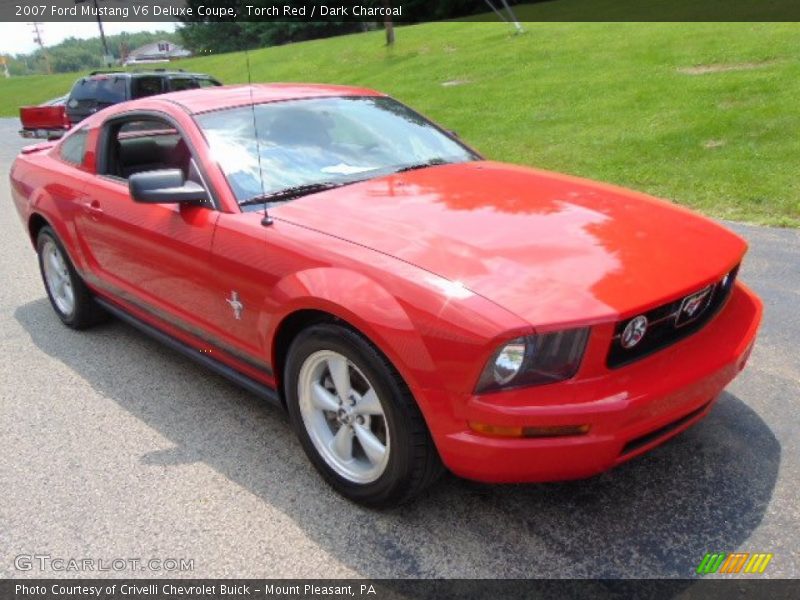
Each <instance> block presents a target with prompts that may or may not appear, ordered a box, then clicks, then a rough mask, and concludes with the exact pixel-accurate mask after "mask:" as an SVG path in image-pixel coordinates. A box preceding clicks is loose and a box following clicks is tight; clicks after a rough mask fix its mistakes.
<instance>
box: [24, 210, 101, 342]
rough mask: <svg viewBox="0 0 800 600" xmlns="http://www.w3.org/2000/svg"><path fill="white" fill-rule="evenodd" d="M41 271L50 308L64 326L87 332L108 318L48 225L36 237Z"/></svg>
mask: <svg viewBox="0 0 800 600" xmlns="http://www.w3.org/2000/svg"><path fill="white" fill-rule="evenodd" d="M36 250H37V253H38V255H39V271H40V272H41V274H42V281H43V282H44V289H45V291H46V292H47V297H48V298H49V299H50V305H51V306H52V307H53V310H54V311H55V312H56V314H57V315H58V318H59V319H61V321H62V323H64V325H66V326H67V327H71V328H72V329H85V328H87V327H90V326H92V325H94V324H96V323H99V322H100V321H103V320H105V319H106V318H107V317H108V313H106V312H105V311H104V310H103V309H102V308H101V307H100V306H99V305H98V304H97V303H96V302H95V301H94V299H93V298H92V293H91V292H90V291H89V288H88V287H86V284H85V283H84V282H83V279H81V277H80V275H78V272H77V271H76V270H75V267H74V266H73V265H72V261H71V260H70V259H69V255H68V254H67V252H66V250H65V249H64V246H63V244H62V243H61V241H60V240H59V239H58V236H56V234H55V232H54V231H53V230H52V229H51V228H50V227H48V226H45V227H42V229H41V230H40V231H39V235H38V236H37V237H36Z"/></svg>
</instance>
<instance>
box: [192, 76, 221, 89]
mask: <svg viewBox="0 0 800 600" xmlns="http://www.w3.org/2000/svg"><path fill="white" fill-rule="evenodd" d="M218 85H222V84H221V83H220V82H218V81H214V80H213V79H208V78H206V77H198V78H197V86H198V87H201V88H204V87H216V86H218Z"/></svg>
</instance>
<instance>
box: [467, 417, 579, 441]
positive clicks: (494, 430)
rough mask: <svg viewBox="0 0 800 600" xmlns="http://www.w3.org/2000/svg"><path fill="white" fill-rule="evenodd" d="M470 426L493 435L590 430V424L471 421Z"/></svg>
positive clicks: (528, 435)
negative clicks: (522, 424) (528, 424)
mask: <svg viewBox="0 0 800 600" xmlns="http://www.w3.org/2000/svg"><path fill="white" fill-rule="evenodd" d="M469 427H470V429H472V431H474V432H476V433H481V434H483V435H490V436H493V437H516V438H522V437H526V438H536V437H562V436H567V435H584V434H586V433H588V432H589V426H588V425H550V426H536V427H513V426H507V425H489V424H488V423H477V422H475V421H470V422H469Z"/></svg>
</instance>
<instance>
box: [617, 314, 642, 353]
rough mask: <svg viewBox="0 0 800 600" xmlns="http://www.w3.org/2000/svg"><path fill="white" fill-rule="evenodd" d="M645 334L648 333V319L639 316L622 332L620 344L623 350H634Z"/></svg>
mask: <svg viewBox="0 0 800 600" xmlns="http://www.w3.org/2000/svg"><path fill="white" fill-rule="evenodd" d="M645 333H647V317H645V316H644V315H639V316H638V317H634V318H633V319H631V320H630V321H629V322H628V324H627V325H626V326H625V329H623V330H622V336H621V337H620V340H619V343H620V344H622V347H623V348H633V347H634V346H635V345H636V344H638V343H639V342H641V341H642V338H643V337H644V334H645Z"/></svg>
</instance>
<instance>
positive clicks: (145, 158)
mask: <svg viewBox="0 0 800 600" xmlns="http://www.w3.org/2000/svg"><path fill="white" fill-rule="evenodd" d="M97 151H98V173H97V174H96V176H95V177H94V181H92V183H91V185H90V186H88V187H87V188H86V191H85V197H84V199H83V203H82V208H83V210H82V212H81V214H80V216H79V218H78V219H77V228H78V232H79V236H80V238H81V240H82V246H83V251H84V254H85V256H86V258H87V262H88V263H89V268H90V270H91V277H92V279H93V283H95V284H96V285H98V286H99V287H101V288H103V289H105V290H107V291H108V292H109V293H111V294H113V295H115V296H116V297H118V298H120V299H121V300H123V301H126V302H130V303H132V304H134V305H136V306H137V307H139V308H141V309H143V310H145V311H147V312H149V313H151V314H153V315H154V316H156V317H159V318H162V319H165V320H168V321H170V323H171V324H173V325H174V326H177V327H180V328H182V329H184V330H186V331H187V332H188V333H195V334H197V333H199V332H200V331H202V330H203V329H206V328H207V327H208V325H209V321H210V320H211V318H210V317H209V315H210V314H211V313H210V307H211V305H212V304H213V300H214V299H213V298H212V297H211V291H210V287H209V285H208V282H209V280H210V277H211V274H210V260H209V256H210V249H211V242H212V239H213V235H214V228H215V225H216V222H217V218H218V216H219V212H217V210H215V208H214V207H213V206H211V205H195V204H141V203H137V202H134V201H133V199H132V198H131V196H130V193H129V191H128V181H127V178H128V177H129V176H130V175H132V174H133V173H135V172H141V171H145V170H156V169H160V168H182V169H184V170H185V171H186V172H187V174H189V172H190V171H192V168H193V164H194V163H193V162H192V161H193V160H194V158H193V157H192V155H191V152H190V151H189V149H188V145H187V144H186V142H185V140H184V137H183V136H182V135H181V133H180V132H179V131H178V130H177V129H176V128H175V127H174V126H173V124H172V123H170V122H167V121H162V120H159V119H154V118H152V117H149V116H148V117H144V118H143V117H142V116H136V115H131V116H126V117H125V118H121V119H120V118H117V119H112V120H110V121H109V122H107V123H106V124H105V125H104V128H103V130H102V131H101V134H100V142H99V144H98V150H97ZM182 163H183V164H182ZM192 172H193V171H192Z"/></svg>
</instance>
